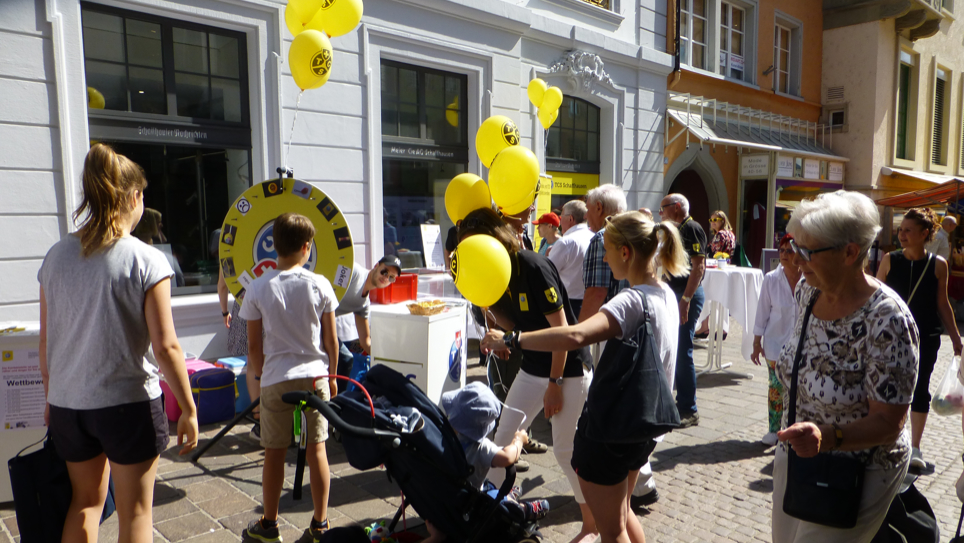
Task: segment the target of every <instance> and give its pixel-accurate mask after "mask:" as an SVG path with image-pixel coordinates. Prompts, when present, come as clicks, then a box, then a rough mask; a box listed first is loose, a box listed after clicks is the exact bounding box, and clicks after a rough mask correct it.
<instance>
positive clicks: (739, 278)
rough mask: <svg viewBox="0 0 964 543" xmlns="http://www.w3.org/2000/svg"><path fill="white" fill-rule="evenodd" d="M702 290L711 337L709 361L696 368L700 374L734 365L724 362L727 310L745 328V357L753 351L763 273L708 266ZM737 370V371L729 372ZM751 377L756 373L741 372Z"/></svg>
mask: <svg viewBox="0 0 964 543" xmlns="http://www.w3.org/2000/svg"><path fill="white" fill-rule="evenodd" d="M702 285H703V293H704V295H705V297H706V302H705V303H704V305H703V308H704V312H708V314H709V325H710V329H709V337H708V339H707V342H708V347H709V348H708V349H707V355H706V364H705V365H698V366H697V367H696V370H697V373H699V374H703V373H709V372H715V371H727V370H726V368H728V367H729V366H730V365H731V364H730V363H726V364H723V320H724V319H725V318H726V314H727V310H729V313H730V315H732V317H733V319H734V320H735V321H736V323H737V324H739V325H740V327H741V328H743V343H742V345H741V346H740V347H741V349H740V351H741V354H742V355H743V358H744V359H745V360H750V355H752V354H753V323H754V322H755V320H756V306H757V302H759V300H760V290H761V289H762V287H763V272H761V271H760V270H758V269H756V268H738V267H734V266H727V267H726V268H708V269H707V270H706V274H705V275H704V276H703V283H702ZM728 373H736V372H728ZM738 375H744V376H747V377H748V378H750V379H752V378H753V374H748V373H747V374H744V373H739V374H738Z"/></svg>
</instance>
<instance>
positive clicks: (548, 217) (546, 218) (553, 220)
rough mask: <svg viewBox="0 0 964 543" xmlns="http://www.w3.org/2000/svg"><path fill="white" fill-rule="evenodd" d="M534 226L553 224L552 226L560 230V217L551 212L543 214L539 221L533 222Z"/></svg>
mask: <svg viewBox="0 0 964 543" xmlns="http://www.w3.org/2000/svg"><path fill="white" fill-rule="evenodd" d="M532 224H551V225H552V226H555V227H556V228H559V215H556V214H555V213H552V212H551V211H550V212H549V213H543V214H542V216H541V217H539V220H537V221H532Z"/></svg>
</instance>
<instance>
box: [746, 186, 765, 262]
mask: <svg viewBox="0 0 964 543" xmlns="http://www.w3.org/2000/svg"><path fill="white" fill-rule="evenodd" d="M767 184H768V181H767V180H766V179H754V180H746V181H743V205H742V206H740V209H741V210H742V211H743V217H742V219H743V220H741V221H740V224H741V226H740V240H741V241H742V242H743V249H744V252H745V253H746V257H747V258H748V259H749V260H750V264H752V265H753V267H755V268H759V267H760V260H761V259H762V258H763V249H765V248H766V247H767Z"/></svg>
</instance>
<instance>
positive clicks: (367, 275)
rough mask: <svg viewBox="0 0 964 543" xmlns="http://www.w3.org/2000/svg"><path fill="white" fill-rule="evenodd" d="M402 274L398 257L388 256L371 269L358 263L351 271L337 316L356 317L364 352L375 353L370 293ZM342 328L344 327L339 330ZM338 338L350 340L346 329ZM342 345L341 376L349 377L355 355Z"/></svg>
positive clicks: (339, 365) (359, 340) (341, 331)
mask: <svg viewBox="0 0 964 543" xmlns="http://www.w3.org/2000/svg"><path fill="white" fill-rule="evenodd" d="M401 273H402V262H401V261H400V260H399V259H398V257H397V256H395V255H385V256H383V257H382V259H381V260H379V261H378V263H377V264H375V267H374V268H372V269H371V270H367V269H365V267H364V266H362V265H361V264H359V263H357V262H356V263H355V265H354V267H353V268H352V272H351V281H350V282H349V283H348V288H346V289H345V296H344V297H343V298H342V299H341V302H339V303H338V309H336V310H335V317H340V316H342V315H347V314H349V313H354V314H355V329H356V330H357V331H358V343H359V345H360V347H361V349H362V351H364V352H366V353H371V352H372V328H371V324H370V323H369V322H368V316H369V313H370V306H371V302H370V301H369V299H368V294H369V293H370V292H371V291H372V290H375V289H379V288H385V287H387V286H388V285H390V284H392V283H394V282H395V279H396V278H398V276H399V274H401ZM339 328H341V327H339ZM338 337H339V338H344V337H351V336H350V335H348V333H347V332H346V331H344V330H341V329H340V330H338ZM339 342H340V343H341V346H340V349H339V352H338V375H344V376H345V377H348V374H349V373H351V366H352V358H353V357H352V354H351V351H350V350H348V346H347V345H345V342H344V341H339Z"/></svg>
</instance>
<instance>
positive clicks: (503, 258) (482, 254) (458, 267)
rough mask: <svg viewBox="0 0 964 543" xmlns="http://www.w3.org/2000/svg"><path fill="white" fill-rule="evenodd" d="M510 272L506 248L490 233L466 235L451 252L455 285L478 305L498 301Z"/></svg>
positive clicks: (506, 286)
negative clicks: (489, 234)
mask: <svg viewBox="0 0 964 543" xmlns="http://www.w3.org/2000/svg"><path fill="white" fill-rule="evenodd" d="M511 273H512V263H511V262H510V260H509V252H508V251H506V250H505V246H503V245H502V244H501V243H500V242H499V241H498V240H497V239H495V238H493V237H492V236H487V235H485V234H477V235H474V236H469V237H467V238H465V239H464V240H462V241H461V242H460V243H459V245H458V247H456V249H455V252H454V253H452V276H453V277H454V278H455V287H456V288H458V289H459V292H461V293H462V296H465V299H466V300H468V301H470V302H472V303H473V304H475V305H477V306H479V307H490V306H492V305H494V304H495V303H496V302H497V301H499V298H501V297H502V295H503V294H505V289H507V288H509V276H510V275H511Z"/></svg>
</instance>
